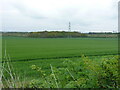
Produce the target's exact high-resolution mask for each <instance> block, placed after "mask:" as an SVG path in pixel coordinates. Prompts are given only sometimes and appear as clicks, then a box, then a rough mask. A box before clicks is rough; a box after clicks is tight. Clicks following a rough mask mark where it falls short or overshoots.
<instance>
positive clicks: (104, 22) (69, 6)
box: [0, 0, 119, 32]
mask: <svg viewBox="0 0 120 90" xmlns="http://www.w3.org/2000/svg"><path fill="white" fill-rule="evenodd" d="M118 1H119V0H1V2H0V6H2V7H1V8H0V18H1V20H2V27H0V29H1V30H5V31H40V30H49V31H50V30H55V31H56V30H66V31H67V30H68V22H69V21H70V22H71V30H73V31H80V32H90V31H100V32H101V31H113V30H114V31H117V30H118Z"/></svg>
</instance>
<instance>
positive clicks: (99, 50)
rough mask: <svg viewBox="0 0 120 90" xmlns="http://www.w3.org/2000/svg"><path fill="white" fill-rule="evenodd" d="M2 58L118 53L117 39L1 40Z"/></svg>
mask: <svg viewBox="0 0 120 90" xmlns="http://www.w3.org/2000/svg"><path fill="white" fill-rule="evenodd" d="M4 43H6V45H3V56H4V51H5V48H4V46H6V52H7V54H9V55H10V57H11V59H12V60H30V59H39V58H55V57H74V56H81V55H82V54H84V55H104V54H105V55H106V54H117V53H118V40H117V38H70V39H69V38H62V39H60V38H58V39H56V38H54V39H51V38H50V39H41V38H20V37H5V38H3V44H4Z"/></svg>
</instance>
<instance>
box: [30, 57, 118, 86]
mask: <svg viewBox="0 0 120 90" xmlns="http://www.w3.org/2000/svg"><path fill="white" fill-rule="evenodd" d="M31 68H32V69H33V70H35V71H36V72H38V74H39V75H40V76H39V79H34V80H32V81H31V82H30V85H29V87H30V88H119V82H118V81H119V80H120V79H119V76H118V75H119V74H118V56H112V57H102V58H101V59H100V60H91V59H89V58H88V57H84V56H83V57H82V60H78V61H77V62H74V61H71V60H66V61H64V62H63V67H59V68H57V67H53V66H52V65H51V64H50V68H51V70H50V72H51V74H49V75H46V73H45V71H44V69H42V68H41V67H39V66H36V65H32V66H31Z"/></svg>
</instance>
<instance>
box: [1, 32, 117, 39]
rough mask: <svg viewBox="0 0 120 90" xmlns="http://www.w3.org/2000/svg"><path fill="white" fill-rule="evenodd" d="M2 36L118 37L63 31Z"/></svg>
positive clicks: (6, 33)
mask: <svg viewBox="0 0 120 90" xmlns="http://www.w3.org/2000/svg"><path fill="white" fill-rule="evenodd" d="M2 36H21V37H32V38H79V37H110V38H111V37H113V38H115V37H118V33H111V32H107V33H95V32H89V33H80V32H65V31H40V32H2Z"/></svg>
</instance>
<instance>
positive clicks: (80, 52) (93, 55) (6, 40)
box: [2, 37, 118, 88]
mask: <svg viewBox="0 0 120 90" xmlns="http://www.w3.org/2000/svg"><path fill="white" fill-rule="evenodd" d="M2 44H3V48H2V53H3V61H8V60H6V59H5V58H4V56H5V55H6V54H7V56H9V57H10V61H12V62H10V64H11V65H12V67H13V68H14V70H13V71H14V72H15V73H17V75H18V76H19V77H20V78H21V79H20V80H21V81H22V82H23V81H25V83H26V87H30V88H31V87H32V88H35V87H40V88H42V87H46V88H59V87H60V88H66V87H67V88H76V87H82V88H84V87H102V88H104V87H105V88H106V87H107V88H108V87H115V85H111V84H112V83H110V84H109V85H108V83H106V82H104V80H103V81H99V79H100V78H102V77H103V76H104V75H105V76H104V77H106V75H107V76H108V75H109V73H107V74H106V73H105V72H106V71H107V70H106V71H105V69H103V67H101V65H102V66H104V63H103V62H104V60H105V61H106V62H108V61H110V60H111V62H110V63H117V60H118V39H117V38H44V39H43V38H24V37H3V43H2ZM113 61H115V62H113ZM111 65H113V64H109V65H108V66H111ZM111 67H112V66H111ZM116 67H117V66H113V68H116ZM89 68H92V69H91V70H92V71H89ZM110 70H111V68H110ZM114 70H115V73H116V71H117V68H116V69H114ZM94 71H95V72H94ZM90 72H91V74H90ZM96 72H97V74H96ZM98 73H99V74H98ZM101 73H103V74H104V75H102V74H101ZM52 75H53V76H52ZM115 75H116V77H117V74H115ZM6 76H7V77H9V75H7V74H6ZM55 76H56V77H55ZM95 76H96V78H95ZM88 77H89V79H88ZM110 77H112V76H110ZM45 78H46V79H45ZM106 78H107V77H106ZM37 80H38V81H37ZM44 80H45V81H46V80H47V82H49V83H48V84H46V83H44ZM40 81H41V82H40ZM76 82H77V83H76ZM107 82H110V81H109V80H108V81H107ZM111 82H113V81H111ZM29 83H30V84H29ZM50 83H51V84H50ZM75 83H76V84H75ZM87 83H89V85H88V84H87ZM101 83H103V84H101ZM113 83H115V84H116V82H113ZM74 84H75V85H74Z"/></svg>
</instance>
